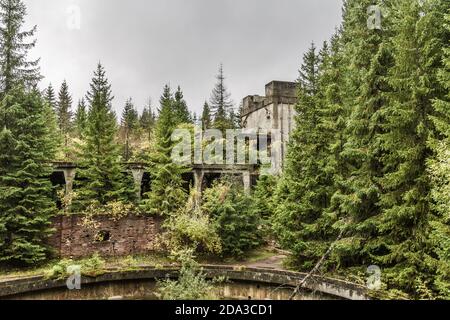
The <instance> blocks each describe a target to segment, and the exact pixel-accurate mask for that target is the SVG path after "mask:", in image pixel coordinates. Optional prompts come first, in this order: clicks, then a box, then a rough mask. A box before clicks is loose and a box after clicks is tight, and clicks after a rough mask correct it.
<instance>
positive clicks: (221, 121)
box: [209, 64, 233, 131]
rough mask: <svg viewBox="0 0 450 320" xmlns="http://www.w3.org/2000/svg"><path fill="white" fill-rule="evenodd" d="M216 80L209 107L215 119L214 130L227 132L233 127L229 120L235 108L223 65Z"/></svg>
mask: <svg viewBox="0 0 450 320" xmlns="http://www.w3.org/2000/svg"><path fill="white" fill-rule="evenodd" d="M216 79H217V83H216V86H215V87H214V89H213V92H212V94H211V99H210V104H209V107H210V110H211V114H212V116H213V117H214V120H213V126H214V128H215V129H220V130H222V131H225V130H226V129H229V128H232V127H233V125H232V123H231V121H230V118H229V114H230V110H231V108H233V102H232V101H231V99H230V97H231V95H230V93H229V92H228V89H227V87H226V86H225V76H224V73H223V65H222V64H221V65H220V67H219V73H218V74H217V77H216Z"/></svg>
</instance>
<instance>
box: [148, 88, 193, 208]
mask: <svg viewBox="0 0 450 320" xmlns="http://www.w3.org/2000/svg"><path fill="white" fill-rule="evenodd" d="M160 105H161V107H160V110H159V118H158V121H157V123H156V130H155V134H156V150H155V152H154V153H152V154H151V155H150V158H151V160H150V170H151V191H150V192H148V193H146V194H145V199H144V200H143V201H142V205H141V208H142V210H143V211H144V212H146V213H149V214H157V215H162V216H170V215H173V214H175V213H176V212H177V211H178V210H179V209H180V208H181V207H182V206H183V205H184V204H185V202H186V200H187V196H188V195H187V192H186V190H184V189H183V179H182V174H183V173H185V172H187V170H186V169H184V168H183V167H181V166H180V165H178V164H176V163H175V162H173V161H172V159H171V154H172V149H173V147H174V143H175V142H174V141H172V133H173V130H174V129H175V128H176V125H177V123H176V117H175V110H174V107H173V105H174V100H173V96H172V93H171V90H170V87H169V86H168V85H166V86H165V87H164V92H163V95H162V96H161V99H160Z"/></svg>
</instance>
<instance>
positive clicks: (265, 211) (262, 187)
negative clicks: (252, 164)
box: [250, 175, 277, 235]
mask: <svg viewBox="0 0 450 320" xmlns="http://www.w3.org/2000/svg"><path fill="white" fill-rule="evenodd" d="M276 186H277V177H275V176H272V175H265V176H261V177H260V178H259V180H258V182H257V184H256V187H255V190H254V191H253V194H252V205H251V208H250V210H251V212H252V214H253V215H255V216H257V217H259V218H260V219H261V223H262V227H263V228H264V231H263V233H264V234H266V235H268V234H270V233H271V232H272V228H271V227H272V225H271V221H272V219H273V214H274V212H273V209H274V207H275V203H274V201H275V197H274V193H275V189H276Z"/></svg>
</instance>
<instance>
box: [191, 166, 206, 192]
mask: <svg viewBox="0 0 450 320" xmlns="http://www.w3.org/2000/svg"><path fill="white" fill-rule="evenodd" d="M204 175H205V173H204V172H203V170H194V188H195V190H196V191H197V193H198V194H199V195H201V194H202V192H203V177H204Z"/></svg>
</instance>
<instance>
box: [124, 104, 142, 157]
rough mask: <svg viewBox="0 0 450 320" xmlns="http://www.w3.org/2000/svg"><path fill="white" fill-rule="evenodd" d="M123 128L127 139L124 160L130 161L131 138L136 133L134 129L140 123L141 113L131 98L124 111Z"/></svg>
mask: <svg viewBox="0 0 450 320" xmlns="http://www.w3.org/2000/svg"><path fill="white" fill-rule="evenodd" d="M121 122H122V128H123V130H124V135H125V137H124V139H125V146H124V160H125V161H128V160H130V158H131V154H132V151H131V146H130V140H131V136H132V134H133V133H134V130H136V129H137V126H138V124H139V114H138V112H137V110H136V108H135V107H134V104H133V100H132V99H131V98H130V99H128V100H127V102H126V103H125V108H124V109H123V112H122V120H121Z"/></svg>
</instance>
